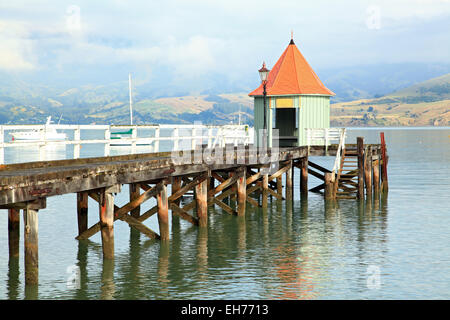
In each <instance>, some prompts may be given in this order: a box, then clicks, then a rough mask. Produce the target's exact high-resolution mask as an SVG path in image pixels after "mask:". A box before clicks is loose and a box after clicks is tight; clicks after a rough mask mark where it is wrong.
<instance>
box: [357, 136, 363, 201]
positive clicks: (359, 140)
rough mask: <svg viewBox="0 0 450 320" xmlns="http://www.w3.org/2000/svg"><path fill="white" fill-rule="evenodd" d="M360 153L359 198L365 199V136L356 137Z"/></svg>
mask: <svg viewBox="0 0 450 320" xmlns="http://www.w3.org/2000/svg"><path fill="white" fill-rule="evenodd" d="M356 145H357V153H358V193H357V197H358V199H364V138H363V137H358V138H356Z"/></svg>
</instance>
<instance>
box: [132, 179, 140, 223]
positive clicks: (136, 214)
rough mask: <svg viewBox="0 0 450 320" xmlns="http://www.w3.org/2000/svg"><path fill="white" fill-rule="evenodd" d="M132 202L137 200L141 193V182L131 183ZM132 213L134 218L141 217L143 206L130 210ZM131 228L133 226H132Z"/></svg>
mask: <svg viewBox="0 0 450 320" xmlns="http://www.w3.org/2000/svg"><path fill="white" fill-rule="evenodd" d="M129 187H130V190H129V191H130V202H131V201H133V200H136V199H137V198H139V196H140V195H141V192H140V191H141V190H140V189H141V187H140V184H139V183H130V184H129ZM130 214H131V216H132V217H133V218H139V216H140V215H141V206H137V207H136V208H134V209H133V210H131V211H130ZM130 228H131V227H130Z"/></svg>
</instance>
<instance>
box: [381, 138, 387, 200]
mask: <svg viewBox="0 0 450 320" xmlns="http://www.w3.org/2000/svg"><path fill="white" fill-rule="evenodd" d="M380 138H381V165H382V170H381V191H382V192H385V193H386V192H388V190H389V184H388V175H387V163H388V159H387V155H386V141H385V140H384V132H380Z"/></svg>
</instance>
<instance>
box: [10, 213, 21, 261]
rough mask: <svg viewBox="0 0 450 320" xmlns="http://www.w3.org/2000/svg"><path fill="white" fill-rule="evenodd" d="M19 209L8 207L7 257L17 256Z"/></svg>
mask: <svg viewBox="0 0 450 320" xmlns="http://www.w3.org/2000/svg"><path fill="white" fill-rule="evenodd" d="M19 241H20V209H15V208H11V209H8V245H9V257H10V258H17V257H19Z"/></svg>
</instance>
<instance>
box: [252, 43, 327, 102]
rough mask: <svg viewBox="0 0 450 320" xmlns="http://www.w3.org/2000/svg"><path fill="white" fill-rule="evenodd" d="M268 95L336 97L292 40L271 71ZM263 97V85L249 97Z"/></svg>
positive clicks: (268, 81)
mask: <svg viewBox="0 0 450 320" xmlns="http://www.w3.org/2000/svg"><path fill="white" fill-rule="evenodd" d="M266 91H267V95H272V96H274V95H287V94H323V95H330V96H334V92H333V91H331V90H329V89H328V88H327V87H325V86H324V84H323V83H322V81H320V79H319V77H318V76H317V75H316V73H315V72H314V70H313V69H312V68H311V66H310V65H309V64H308V62H307V61H306V59H305V58H304V57H303V55H302V54H301V53H300V51H299V50H298V48H297V46H296V45H295V43H294V41H293V40H291V42H290V43H289V45H288V47H287V48H286V50H284V52H283V54H282V55H281V57H280V58H279V59H278V61H277V63H275V65H274V66H273V68H272V70H270V73H269V76H268V78H267V85H266ZM261 95H263V86H262V84H261V85H260V86H259V87H258V88H257V89H255V90H253V91H252V92H250V93H249V96H261Z"/></svg>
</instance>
